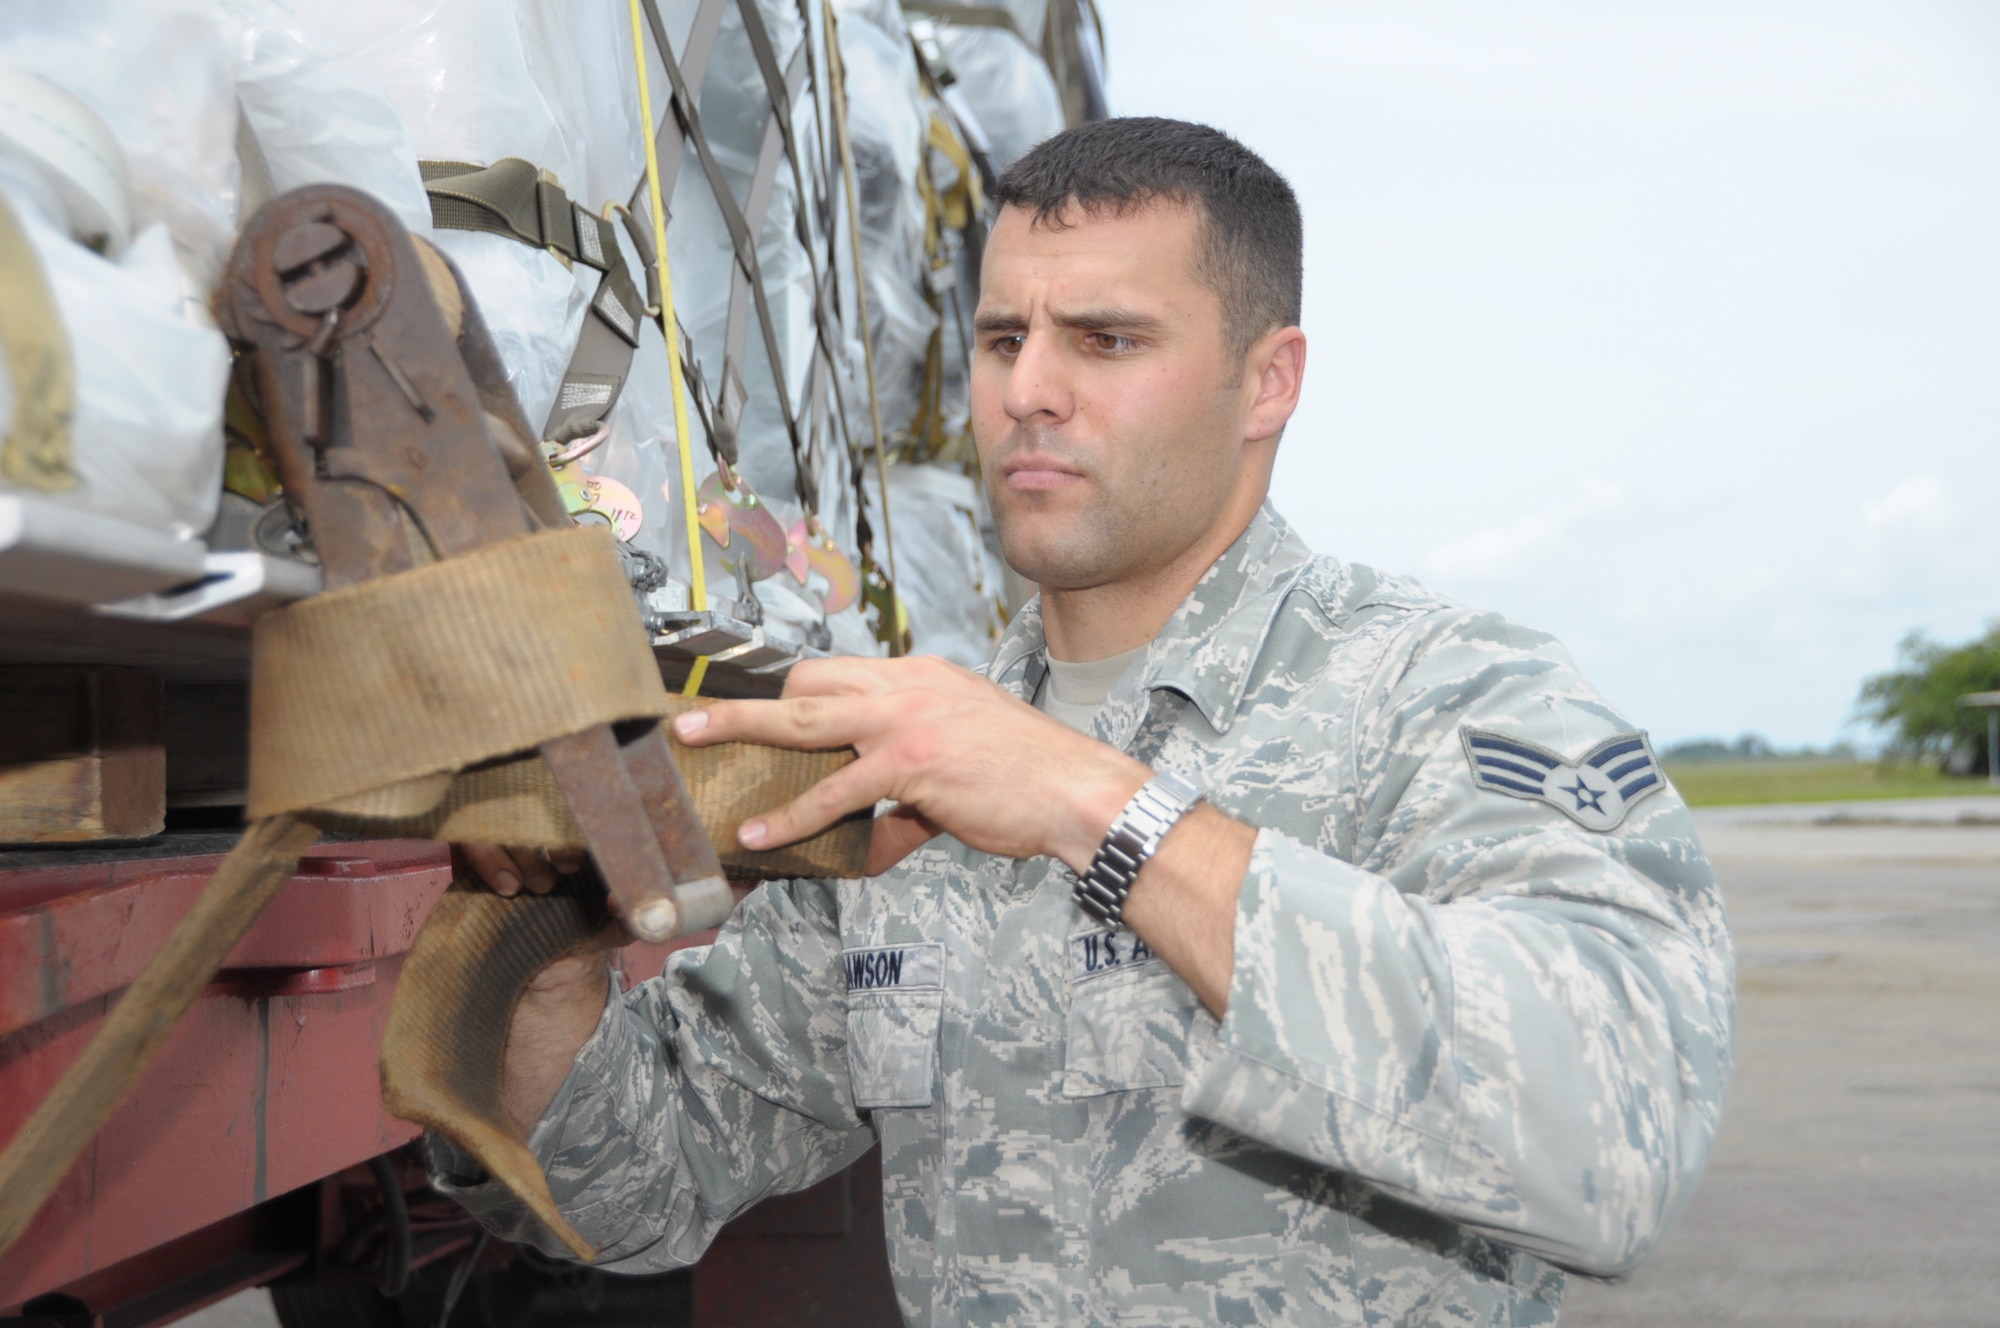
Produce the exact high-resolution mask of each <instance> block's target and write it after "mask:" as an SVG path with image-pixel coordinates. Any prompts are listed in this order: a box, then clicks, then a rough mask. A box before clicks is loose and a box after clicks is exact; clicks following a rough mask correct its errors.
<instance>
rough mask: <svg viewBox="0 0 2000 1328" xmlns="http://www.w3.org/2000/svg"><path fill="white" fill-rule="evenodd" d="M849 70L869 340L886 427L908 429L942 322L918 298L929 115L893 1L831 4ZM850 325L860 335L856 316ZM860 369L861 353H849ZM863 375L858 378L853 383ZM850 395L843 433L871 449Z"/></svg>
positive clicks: (926, 268) (924, 272)
mask: <svg viewBox="0 0 2000 1328" xmlns="http://www.w3.org/2000/svg"><path fill="white" fill-rule="evenodd" d="M834 9H835V12H836V13H838V14H839V16H840V52H841V56H842V58H843V60H844V61H845V62H846V66H847V97H848V111H847V125H848V135H849V137H850V138H851V139H852V141H853V148H854V173H855V176H856V191H855V192H856V194H857V197H858V201H859V204H860V212H861V261H862V264H863V266H864V267H865V269H866V273H867V281H868V316H869V327H868V331H869V334H870V335H871V336H872V338H873V341H874V350H875V389H876V393H877V397H878V400H879V403H880V407H881V413H882V429H883V432H884V433H885V434H887V435H889V436H890V437H892V438H893V437H894V436H895V434H896V433H897V432H898V431H903V430H907V429H908V428H909V427H910V425H911V423H912V422H913V421H914V420H915V418H916V415H917V410H918V407H919V405H920V404H921V402H922V399H923V377H924V356H925V353H926V351H927V350H928V349H929V347H930V339H931V333H932V331H933V330H935V329H936V327H937V326H938V315H937V313H936V312H935V311H934V310H933V309H932V308H931V307H930V305H929V303H927V302H926V300H925V299H924V293H925V290H926V287H927V284H928V282H929V280H930V262H929V260H928V258H927V257H926V255H925V251H924V229H925V228H924V198H923V194H922V192H921V191H920V190H919V188H918V185H917V172H918V169H919V167H920V166H921V165H922V163H923V156H924V152H925V146H924V145H925V142H926V141H927V139H928V136H929V133H930V110H929V107H928V105H927V104H926V102H925V99H924V94H923V86H922V84H921V82H920V81H919V78H918V74H917V61H916V55H915V54H914V52H912V50H911V49H910V39H909V37H908V35H907V34H906V33H905V31H904V29H903V19H902V12H901V10H900V9H898V8H897V6H896V3H895V0H835V4H834ZM850 326H851V327H853V328H855V329H856V331H857V335H858V331H859V327H860V319H859V316H858V315H857V316H856V318H855V321H854V322H853V323H852V324H850ZM852 358H853V361H854V364H855V365H856V366H857V367H859V366H860V365H861V363H862V355H861V351H860V348H859V346H858V345H857V346H856V347H855V350H854V352H853V356H852ZM858 377H859V375H857V378H858ZM859 387H860V390H859V391H856V392H853V393H852V394H850V396H849V398H848V403H847V408H848V420H849V425H848V427H849V429H850V430H851V432H852V433H853V435H854V436H855V437H856V438H858V439H862V440H868V441H871V442H872V423H871V421H870V418H869V410H868V395H867V387H866V384H865V383H864V384H859Z"/></svg>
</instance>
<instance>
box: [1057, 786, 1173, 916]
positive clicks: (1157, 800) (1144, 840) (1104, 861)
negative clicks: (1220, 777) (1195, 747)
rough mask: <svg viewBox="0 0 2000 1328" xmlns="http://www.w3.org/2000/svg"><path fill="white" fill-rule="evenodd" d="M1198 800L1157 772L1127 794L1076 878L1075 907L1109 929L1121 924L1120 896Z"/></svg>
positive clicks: (1122, 906)
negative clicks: (1093, 854)
mask: <svg viewBox="0 0 2000 1328" xmlns="http://www.w3.org/2000/svg"><path fill="white" fill-rule="evenodd" d="M1199 801H1201V790H1200V789H1198V788H1196V787H1195V786H1194V785H1193V784H1191V783H1189V782H1188V781H1187V780H1185V779H1182V778H1181V777H1180V776H1179V775H1176V774H1174V773H1172V772H1171V771H1167V770H1162V771H1160V772H1159V773H1158V774H1156V775H1154V776H1153V777H1152V778H1151V779H1150V780H1148V781H1146V786H1145V787H1144V788H1142V789H1140V790H1139V791H1138V792H1137V793H1135V794H1133V795H1132V801H1130V802H1128V803H1126V804H1125V810H1123V811H1121V812H1119V813H1118V819H1116V820H1114V821H1113V822H1112V823H1111V828H1110V829H1109V830H1107V831H1105V832H1104V842H1103V843H1102V844H1099V845H1098V846H1097V856H1096V857H1094V858H1092V859H1091V860H1090V870H1089V871H1087V872H1085V873H1084V874H1083V875H1081V876H1079V877H1077V878H1076V885H1075V886H1074V887H1073V888H1072V890H1071V893H1072V894H1074V895H1075V896H1076V906H1077V907H1078V908H1080V909H1082V910H1083V911H1084V912H1086V913H1088V914H1089V915H1090V916H1091V917H1093V918H1096V919H1097V920H1098V921H1099V922H1108V923H1110V924H1111V925H1112V926H1114V927H1122V926H1124V925H1125V896H1127V895H1129V894H1131V893H1132V882H1133V881H1135V880H1137V879H1138V878H1139V869H1140V868H1141V867H1144V866H1145V865H1146V863H1147V861H1148V860H1149V859H1151V858H1152V856H1153V854H1155V853H1157V852H1158V851H1159V848H1160V841H1161V840H1162V839H1165V838H1166V837H1167V831H1169V830H1171V829H1173V828H1174V823H1175V822H1176V821H1179V820H1180V819H1181V817H1183V816H1185V815H1187V811H1188V808H1190V807H1192V806H1194V805H1195V803H1197V802H1199Z"/></svg>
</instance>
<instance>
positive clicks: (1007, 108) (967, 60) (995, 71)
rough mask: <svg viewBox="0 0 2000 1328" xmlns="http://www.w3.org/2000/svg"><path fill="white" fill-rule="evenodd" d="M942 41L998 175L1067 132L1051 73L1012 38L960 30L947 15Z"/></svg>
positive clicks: (1002, 32)
mask: <svg viewBox="0 0 2000 1328" xmlns="http://www.w3.org/2000/svg"><path fill="white" fill-rule="evenodd" d="M938 41H939V44H940V45H942V46H943V47H944V53H945V57H946V58H947V59H948V60H950V61H951V70H952V73H953V74H955V75H956V76H957V78H958V82H957V84H956V85H955V86H956V87H957V90H958V92H959V94H960V95H961V96H962V97H964V99H965V103H966V106H967V107H968V108H969V109H970V110H971V111H972V114H973V116H974V118H976V119H977V120H978V121H979V128H980V130H981V131H982V132H983V133H984V134H985V135H986V142H987V146H988V148H989V149H990V150H991V152H992V161H993V169H994V170H996V171H1004V170H1006V169H1007V168H1008V167H1009V166H1012V165H1013V164H1014V163H1015V162H1016V161H1018V160H1020V158H1021V157H1022V155H1023V154H1025V153H1026V152H1027V150H1028V149H1029V148H1031V147H1033V146H1035V144H1037V143H1039V142H1041V141H1042V140H1043V139H1045V138H1047V137H1049V136H1050V135H1051V134H1054V133H1056V132H1058V131H1059V130H1061V129H1062V127H1063V112H1062V96H1061V94H1060V93H1058V92H1057V91H1056V81H1055V79H1054V78H1053V77H1051V76H1050V74H1049V67H1048V66H1047V65H1045V64H1043V63H1042V57H1041V56H1040V55H1038V54H1036V53H1035V51H1034V50H1033V49H1032V48H1030V47H1029V45H1028V44H1027V43H1026V42H1024V41H1022V40H1021V39H1020V38H1019V37H1017V36H1015V35H1014V34H1013V33H1012V32H1009V31H1008V30H1007V29H1005V28H996V27H964V26H960V25H958V24H955V23H952V22H950V21H949V15H946V16H944V21H942V22H940V24H939V25H938Z"/></svg>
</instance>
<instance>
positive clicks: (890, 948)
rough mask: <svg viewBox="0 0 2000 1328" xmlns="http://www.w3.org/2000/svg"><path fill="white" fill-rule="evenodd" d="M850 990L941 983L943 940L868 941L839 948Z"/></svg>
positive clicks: (841, 962) (934, 985) (930, 985)
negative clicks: (853, 947) (914, 942)
mask: <svg viewBox="0 0 2000 1328" xmlns="http://www.w3.org/2000/svg"><path fill="white" fill-rule="evenodd" d="M840 966H841V968H842V969H843V970H844V971H845V972H846V974H847V989H848V990H849V991H881V990H884V989H885V988H891V987H899V988H903V989H906V990H907V989H909V988H912V987H942V986H943V985H944V943H943V942H941V941H925V942H923V943H921V944H918V945H871V946H864V947H862V948H860V949H856V950H842V951H841V952H840Z"/></svg>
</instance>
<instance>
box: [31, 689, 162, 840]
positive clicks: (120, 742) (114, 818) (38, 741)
mask: <svg viewBox="0 0 2000 1328" xmlns="http://www.w3.org/2000/svg"><path fill="white" fill-rule="evenodd" d="M163 710H164V688H163V686H162V684H161V681H160V677H159V675H158V674H156V673H149V672H146V671H144V670H141V669H122V668H9V669H0V843H16V844H19V843H28V844H47V843H64V842H75V841H79V840H95V839H138V838H143V837H145V836H147V835H155V834H158V833H159V832H160V831H161V830H162V829H163V828H165V825H166V813H167V757H166V741H165V737H164V724H163Z"/></svg>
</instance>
